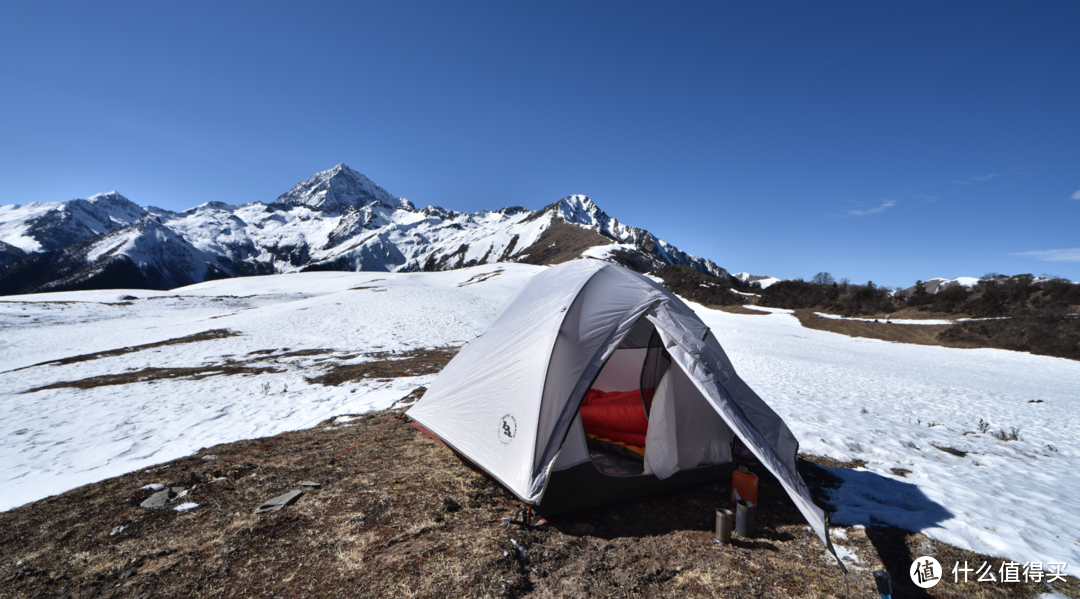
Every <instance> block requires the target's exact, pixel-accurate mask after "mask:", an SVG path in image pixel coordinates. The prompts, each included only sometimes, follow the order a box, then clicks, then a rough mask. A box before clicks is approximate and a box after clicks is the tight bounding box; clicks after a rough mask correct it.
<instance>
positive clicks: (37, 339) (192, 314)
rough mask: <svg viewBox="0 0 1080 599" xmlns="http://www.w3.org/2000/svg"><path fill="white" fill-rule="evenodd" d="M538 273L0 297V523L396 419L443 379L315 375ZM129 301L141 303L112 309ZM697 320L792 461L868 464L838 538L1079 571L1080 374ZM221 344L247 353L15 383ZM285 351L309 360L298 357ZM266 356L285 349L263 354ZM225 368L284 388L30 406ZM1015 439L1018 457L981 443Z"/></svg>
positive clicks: (732, 318) (196, 386)
mask: <svg viewBox="0 0 1080 599" xmlns="http://www.w3.org/2000/svg"><path fill="white" fill-rule="evenodd" d="M540 269H541V267H532V266H525V265H514V264H498V265H488V266H480V267H474V268H469V269H463V270H459V271H450V272H444V273H412V274H388V273H377V272H361V273H342V272H325V273H303V274H289V275H276V276H268V277H252V278H243V279H228V280H222V281H213V282H206V283H201V284H198V285H193V286H190V287H187V288H183V289H177V290H173V291H170V292H164V293H162V292H146V291H141V290H140V291H131V292H126V291H117V290H111V291H89V292H70V293H56V294H43V295H38V296H14V297H8V298H3V299H2V300H0V330H2V331H3V334H2V335H0V364H2V365H3V366H0V370H5V371H6V372H0V405H2V407H3V408H4V411H5V414H6V417H5V418H4V419H3V420H2V421H0V485H3V488H4V489H5V491H6V492H5V493H4V494H3V496H2V497H0V509H9V508H11V507H14V506H17V505H21V504H23V503H26V502H29V501H34V500H36V499H40V498H43V497H45V496H48V495H51V494H55V493H59V492H63V491H65V490H68V489H71V488H74V487H76V486H79V485H82V484H86V483H90V482H94V481H98V480H102V479H105V478H108V477H111V476H116V475H118V474H121V473H124V472H130V471H132V470H136V469H139V468H142V467H145V466H149V465H151V464H156V463H161V462H164V461H168V460H171V459H174V458H177V457H181V456H185V455H190V454H191V453H193V452H195V451H197V450H199V449H200V448H203V447H207V446H211V445H214V444H218V443H223V442H228V441H234V440H239V439H249V438H256V437H266V436H271V435H274V434H277V433H280V432H283V431H286V430H293V429H296V428H299V427H302V426H311V425H313V424H315V423H316V422H319V421H321V420H324V419H326V418H329V417H331V416H333V415H336V414H347V413H362V412H364V411H368V410H375V409H381V408H386V407H389V406H391V405H393V404H394V402H396V401H397V400H399V399H401V398H402V397H404V396H405V395H407V394H408V393H410V392H411V391H412V390H413V389H415V388H416V387H417V386H419V385H425V384H428V383H429V382H430V381H431V379H432V377H430V376H424V377H419V376H418V377H402V378H398V379H395V380H394V381H393V382H391V383H389V384H387V385H386V386H385V387H382V388H379V389H377V390H373V389H374V387H375V386H377V385H383V383H377V382H370V383H369V382H363V383H357V384H352V385H342V386H340V387H323V386H321V385H317V384H309V383H308V382H307V381H306V380H305V377H310V376H313V375H316V374H317V373H318V372H319V369H320V368H322V366H321V365H322V364H323V363H324V362H323V361H325V363H348V362H350V361H351V362H359V361H362V360H364V359H366V358H364V357H363V356H362V355H360V354H363V353H366V352H374V351H395V352H396V351H407V350H411V349H417V348H425V347H443V346H449V345H458V344H460V343H462V342H466V341H468V340H469V339H472V338H473V337H475V335H477V334H479V333H481V332H482V331H483V330H485V328H486V327H487V325H488V323H490V322H491V320H493V318H494V316H495V314H496V313H497V311H498V310H499V308H500V307H501V305H502V304H503V302H504V301H505V300H506V299H507V298H508V297H509V296H510V295H512V294H513V293H514V292H515V291H516V290H517V289H518V288H519V287H520V286H521V285H522V284H523V283H524V282H525V281H526V280H527V279H528V278H529V277H530V276H532V275H533V274H535V273H536V272H538V271H539V270H540ZM357 287H367V289H354V288H357ZM126 294H130V295H133V296H136V297H138V298H140V299H138V300H134V301H132V303H131V305H127V306H114V305H105V303H116V302H117V301H118V299H119V297H120V296H122V295H126ZM151 298H156V299H151ZM46 301H50V302H56V301H63V302H73V303H69V304H55V303H43V302H46ZM95 302H97V303H95ZM101 302H104V303H101ZM692 305H693V304H692ZM694 308H695V310H696V311H697V312H698V314H699V315H700V316H701V317H702V319H703V320H704V321H705V322H706V324H708V325H709V326H710V327H711V329H712V331H713V333H714V334H716V335H717V337H718V338H719V340H720V343H721V344H722V345H723V347H724V348H725V350H726V351H727V352H728V354H729V356H730V357H731V359H732V362H733V363H734V365H735V367H736V369H737V370H738V372H739V374H740V375H741V376H742V377H743V378H744V379H745V380H746V381H747V383H748V384H749V385H750V386H751V387H752V388H753V389H754V390H755V391H757V393H758V394H759V395H761V396H762V397H763V398H764V399H765V400H766V401H767V402H768V403H769V405H770V406H772V407H773V409H774V410H776V412H777V413H779V414H780V415H781V416H782V417H783V418H784V420H785V421H786V422H787V424H788V426H789V427H791V429H792V431H793V432H794V433H795V435H796V437H797V438H798V439H799V440H800V443H801V451H803V452H805V453H810V454H816V455H824V456H829V457H832V458H835V459H838V460H841V461H854V460H861V461H863V462H865V466H864V467H861V468H855V469H842V468H836V469H832V470H831V471H832V472H833V473H834V474H836V475H837V476H839V477H841V478H842V479H843V480H844V485H843V486H842V487H840V488H839V489H837V490H835V491H834V492H833V495H832V501H833V503H834V504H835V506H836V507H837V508H838V510H839V511H838V512H837V513H836V514H835V515H834V517H833V521H834V522H836V523H839V524H850V525H873V524H877V523H886V524H893V525H897V526H901V527H904V528H907V529H909V530H917V531H922V532H924V533H926V534H927V535H929V536H931V537H933V538H935V539H939V540H941V541H944V542H948V543H952V544H954V545H958V546H960V547H964V548H967V549H971V550H975V551H980V552H984V553H988V554H991V555H995V556H1004V557H1007V558H1010V559H1013V560H1016V561H1018V562H1020V563H1024V562H1026V561H1041V562H1042V563H1043V564H1047V563H1049V562H1052V561H1054V562H1061V561H1064V562H1067V563H1068V564H1069V565H1070V566H1073V567H1080V566H1076V564H1080V559H1078V558H1080V541H1078V540H1077V539H1080V492H1078V491H1080V477H1077V476H1076V472H1077V467H1078V466H1080V457H1078V454H1077V451H1076V444H1075V425H1073V424H1072V417H1073V416H1075V415H1076V414H1077V407H1078V406H1077V404H1078V402H1080V399H1078V398H1076V396H1075V390H1076V389H1080V363H1077V362H1073V361H1069V360H1063V359H1058V358H1049V357H1044V356H1033V355H1029V354H1023V353H1017V352H1008V351H1003V350H991V349H980V350H960V349H951V348H943V347H933V346H919V345H904V344H897V343H888V342H883V341H877V340H869V339H859V338H850V337H845V336H842V335H837V334H833V333H828V332H824V331H815V330H810V329H805V328H803V327H802V326H801V325H799V323H798V321H797V319H796V318H795V317H794V316H792V315H791V314H790V313H789V311H785V310H777V309H766V311H768V312H770V313H771V314H770V315H768V316H749V315H739V314H730V313H727V312H722V311H716V310H709V309H707V308H703V307H700V306H694ZM755 309H761V308H757V307H755ZM211 329H229V330H232V331H236V332H238V333H240V335H239V336H234V337H228V338H222V339H213V340H208V341H203V342H199V343H190V344H184V345H169V346H162V347H158V348H153V349H149V350H144V351H139V352H135V353H129V354H125V355H122V356H117V357H111V358H100V359H96V360H89V361H84V362H75V363H71V364H66V365H48V366H36V367H32V368H25V369H23V370H15V371H11V369H12V368H20V367H25V366H30V365H32V364H37V363H40V362H43V361H46V360H55V359H59V358H64V357H69V356H73V355H79V354H87V353H91V352H98V351H103V350H110V349H116V348H120V347H125V346H133V345H139V344H145V343H153V342H159V341H164V340H167V339H175V338H177V337H182V336H185V335H191V334H194V333H198V332H202V331H206V330H211ZM286 348H288V352H296V351H300V350H309V355H294V356H288V355H286V354H287V352H286V351H284V350H285V349H286ZM264 350H273V351H272V352H271V353H270V354H269V355H265V354H252V353H251V352H262V351H264ZM310 350H322V351H315V352H312V351H310ZM255 358H267V359H265V360H258V361H256V360H255ZM230 360H231V361H232V362H231V364H233V365H236V366H248V367H264V366H270V367H274V368H278V369H280V370H281V372H277V373H266V374H258V375H238V374H234V375H218V376H206V377H205V378H201V379H198V380H195V379H192V378H178V379H176V380H158V381H156V382H153V383H150V382H135V383H129V384H125V385H115V386H105V387H94V388H90V389H86V390H79V389H74V388H58V389H49V390H43V391H38V392H35V393H23V392H24V391H26V390H28V389H31V388H35V387H40V386H44V385H48V384H51V383H56V382H58V381H74V380H81V379H85V378H88V377H92V376H101V375H108V374H120V373H123V372H125V371H138V370H142V369H145V368H182V367H188V368H200V369H212V368H219V367H220V368H224V367H227V366H228V365H229V364H230ZM203 372H206V371H205V370H203ZM1029 402H1041V403H1029ZM980 419H981V420H982V421H983V422H984V423H986V425H987V427H986V428H985V430H980V424H979V421H980ZM342 424H344V425H347V424H345V423H344V422H343V423H342ZM1012 428H1016V429H1019V436H1020V439H1019V440H1016V441H1003V440H999V439H997V438H994V437H993V436H992V435H991V433H993V432H997V431H1001V430H1005V431H1006V432H1008V431H1010V430H1011V429H1012ZM939 448H943V449H939ZM946 450H948V451H946ZM961 454H962V455H961ZM894 469H895V470H894ZM1066 572H1067V573H1073V572H1072V571H1071V570H1067V571H1066Z"/></svg>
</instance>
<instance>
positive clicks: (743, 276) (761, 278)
mask: <svg viewBox="0 0 1080 599" xmlns="http://www.w3.org/2000/svg"><path fill="white" fill-rule="evenodd" d="M731 276H733V277H735V278H736V279H738V280H740V281H742V282H743V283H757V284H758V285H761V288H762V289H765V288H766V287H768V286H769V285H772V284H773V283H779V282H780V279H778V278H776V277H770V276H767V275H752V274H750V273H748V272H737V273H735V274H733V275H731Z"/></svg>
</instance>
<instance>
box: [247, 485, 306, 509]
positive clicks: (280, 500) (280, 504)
mask: <svg viewBox="0 0 1080 599" xmlns="http://www.w3.org/2000/svg"><path fill="white" fill-rule="evenodd" d="M303 494H304V492H303V491H289V492H288V493H286V494H284V495H279V496H277V497H275V498H273V499H271V500H270V501H267V502H266V503H264V504H262V505H260V506H259V509H257V510H255V513H256V514H261V513H263V512H276V511H279V510H283V509H285V508H286V507H287V506H290V505H292V504H294V503H296V500H297V499H300V496H301V495H303Z"/></svg>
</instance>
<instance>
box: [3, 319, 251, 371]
mask: <svg viewBox="0 0 1080 599" xmlns="http://www.w3.org/2000/svg"><path fill="white" fill-rule="evenodd" d="M240 334H241V333H239V332H237V331H232V330H229V329H212V330H209V331H203V332H201V333H195V334H194V335H187V336H185V337H177V338H176V339H168V340H166V341H158V342H156V343H146V344H144V345H134V346H132V347H121V348H119V349H110V350H106V351H100V352H94V353H92V354H82V355H78V356H71V357H69V358H60V359H59V360H49V361H48V362H39V363H37V364H33V365H31V366H23V367H22V368H16V369H15V370H10V371H8V372H15V371H18V370H25V369H27V368H34V367H35V366H46V365H49V364H52V365H54V366H61V365H64V364H74V363H76V362H87V361H89V360H98V359H100V358H113V357H116V356H122V355H124V354H131V353H135V352H140V351H144V350H147V349H154V348H155V347H165V346H168V345H182V344H185V343H199V342H201V341H210V340H212V339H224V338H226V337H236V336H238V335H240Z"/></svg>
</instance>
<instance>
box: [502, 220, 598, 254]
mask: <svg viewBox="0 0 1080 599" xmlns="http://www.w3.org/2000/svg"><path fill="white" fill-rule="evenodd" d="M612 243H614V241H612V240H611V239H608V238H607V237H604V236H603V235H601V234H599V233H597V232H596V231H595V230H594V229H589V228H586V227H582V226H578V225H572V224H570V223H568V222H566V221H564V220H562V219H558V218H557V219H555V220H553V221H552V222H551V226H550V227H548V228H547V229H544V232H543V233H541V234H540V237H539V238H538V239H537V240H536V242H535V243H533V244H532V245H530V246H529V247H527V248H525V249H523V250H521V252H520V254H521V255H522V256H525V258H524V259H523V260H521V261H522V262H524V263H526V264H562V263H563V262H568V261H570V260H574V259H576V258H580V257H581V252H583V251H585V250H587V249H589V248H591V247H595V246H598V245H609V244H612Z"/></svg>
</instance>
